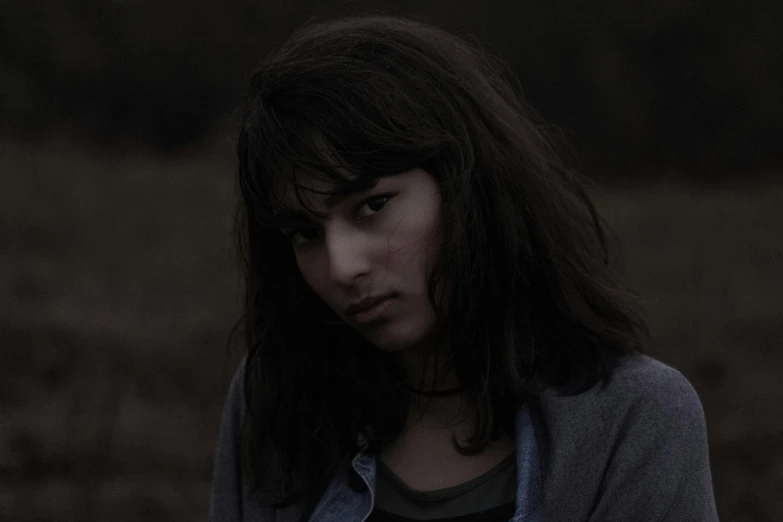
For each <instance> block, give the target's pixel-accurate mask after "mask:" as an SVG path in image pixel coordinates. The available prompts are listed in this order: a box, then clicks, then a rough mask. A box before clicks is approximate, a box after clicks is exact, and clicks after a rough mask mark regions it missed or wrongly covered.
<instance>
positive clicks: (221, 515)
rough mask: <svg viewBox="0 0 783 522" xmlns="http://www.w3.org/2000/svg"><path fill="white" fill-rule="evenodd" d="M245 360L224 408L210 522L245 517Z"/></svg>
mask: <svg viewBox="0 0 783 522" xmlns="http://www.w3.org/2000/svg"><path fill="white" fill-rule="evenodd" d="M243 388H244V360H243V362H242V364H240V366H239V370H238V371H237V372H236V374H234V378H233V379H232V381H231V386H230V387H229V392H228V398H227V400H226V403H225V406H224V408H223V414H222V416H221V421H220V431H219V433H218V443H217V449H216V452H215V468H214V471H213V477H212V498H211V502H210V507H209V521H210V522H217V521H221V522H224V521H225V522H239V521H241V520H243V517H242V497H243V495H242V489H241V488H242V477H241V466H240V463H241V462H240V457H241V452H240V450H239V448H240V432H241V426H242V418H243V413H244V408H245V397H244V389H243Z"/></svg>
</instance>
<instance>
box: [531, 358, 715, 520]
mask: <svg viewBox="0 0 783 522" xmlns="http://www.w3.org/2000/svg"><path fill="white" fill-rule="evenodd" d="M540 413H541V414H542V417H543V419H542V420H543V427H544V430H543V431H541V432H540V433H541V434H542V435H543V437H541V438H539V439H538V441H539V443H541V447H540V450H541V452H540V456H541V459H542V464H543V468H544V476H545V477H546V487H545V490H546V498H547V512H548V514H549V515H550V517H549V518H551V519H552V520H558V521H559V520H576V519H587V518H589V517H588V514H589V513H592V514H593V515H594V517H593V518H591V520H612V521H613V520H642V519H644V520H658V519H661V520H663V519H666V520H669V518H665V516H664V515H665V514H666V513H669V514H670V515H671V514H674V515H672V516H673V517H674V518H672V519H674V520H681V519H682V520H684V519H688V520H695V519H698V520H717V515H716V514H715V501H714V497H713V495H712V483H711V476H710V467H709V459H708V450H707V426H706V422H705V418H704V411H703V409H702V405H701V402H700V401H699V397H698V395H697V393H696V390H695V389H694V388H693V386H692V385H691V383H690V382H689V381H688V379H687V378H686V377H685V376H684V375H683V374H682V373H681V372H679V371H678V370H676V369H674V368H672V367H670V366H668V365H666V364H664V363H662V362H660V361H658V360H656V359H653V358H652V357H649V356H646V355H632V356H627V357H626V358H625V359H624V360H623V361H622V362H621V363H620V364H619V365H618V366H617V367H616V369H615V371H614V373H613V375H612V378H611V379H610V380H609V382H608V383H607V384H606V385H605V386H602V385H601V384H597V385H596V386H594V387H592V388H591V389H589V390H587V391H585V392H583V393H580V394H577V395H571V396H566V395H559V394H557V393H554V392H551V391H549V390H547V391H546V392H545V393H544V394H543V395H542V397H541V401H540ZM662 476H663V477H667V480H666V481H661V480H660V477H662ZM574 484H579V485H580V487H579V488H578V489H577V490H575V489H574V487H573V485H574ZM596 499H598V503H596ZM690 512H692V514H693V513H698V516H696V515H694V516H686V515H687V513H690ZM558 513H560V514H562V513H567V515H568V516H560V515H558ZM656 513H657V515H656ZM659 515H660V516H659ZM680 516H682V518H678V517H680Z"/></svg>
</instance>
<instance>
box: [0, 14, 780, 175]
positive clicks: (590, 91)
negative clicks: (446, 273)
mask: <svg viewBox="0 0 783 522" xmlns="http://www.w3.org/2000/svg"><path fill="white" fill-rule="evenodd" d="M371 10H372V11H374V12H388V13H393V14H408V15H411V16H415V17H418V18H421V19H424V20H426V21H430V22H434V23H437V24H440V25H442V26H444V27H446V28H448V29H451V30H453V31H455V32H457V33H458V34H461V35H463V36H468V37H475V38H476V39H478V40H479V41H481V42H483V43H484V44H485V45H486V47H487V48H489V50H491V51H492V52H494V53H497V54H499V55H501V56H502V57H503V58H504V59H506V60H507V61H508V62H510V63H511V65H512V66H513V67H514V69H515V71H516V72H517V74H518V76H519V78H520V81H521V84H522V87H523V89H524V91H525V93H526V95H527V98H528V100H529V101H530V102H531V103H532V105H533V106H534V107H536V108H537V109H538V111H539V112H540V113H542V114H543V116H544V117H545V118H546V119H548V120H549V121H551V122H552V123H554V124H555V125H556V126H557V127H558V128H559V129H561V130H562V132H563V134H564V136H565V138H566V139H567V141H568V142H570V143H571V145H573V146H574V149H575V150H576V151H577V154H578V155H579V157H580V158H581V160H582V161H583V162H584V163H586V164H589V165H592V166H594V167H597V168H599V169H603V170H606V171H609V172H621V171H633V172H652V171H661V170H665V169H666V168H669V167H673V166H677V167H687V169H686V170H689V171H690V172H692V173H693V175H695V176H703V177H710V176H723V175H726V174H741V173H747V172H749V171H757V170H759V169H761V168H763V167H772V166H779V165H780V163H781V159H783V152H781V147H780V146H779V144H780V143H781V140H783V102H782V101H781V99H782V96H781V92H783V65H781V64H783V37H781V34H783V32H781V30H780V22H781V21H783V4H781V3H780V2H777V1H772V0H752V1H746V2H739V1H735V2H731V3H729V2H721V1H720V0H692V1H685V0H683V1H675V2H672V1H659V2H641V1H628V0H603V1H602V2H578V1H576V0H559V1H551V0H550V1H548V2H538V1H528V2H514V1H511V0H483V1H481V2H477V1H467V0H452V1H450V2H435V1H434V0H431V1H429V2H415V1H396V2H389V1H387V2H382V1H353V2H340V3H337V2H329V1H317V0H300V1H293V0H291V1H287V2H261V1H258V0H252V1H251V0H232V1H227V2H179V1H175V0H155V1H152V0H147V1H145V0H113V1H107V0H25V1H24V2H2V3H0V127H4V128H5V129H6V130H9V129H11V130H13V131H14V132H22V133H35V132H39V131H40V130H42V129H48V128H52V127H62V126H67V127H68V128H73V129H77V130H78V132H80V133H83V134H85V135H87V136H88V137H90V138H92V139H99V140H108V141H115V140H116V141H121V140H124V139H128V138H131V139H134V140H139V139H141V140H144V141H147V142H149V143H150V144H152V145H154V146H157V147H160V148H163V149H176V148H178V147H182V146H186V145H192V144H197V143H198V142H199V141H201V140H203V139H204V138H205V137H207V136H209V135H210V133H212V132H214V129H215V127H216V125H217V124H218V123H219V122H221V121H224V119H225V117H226V116H228V117H232V115H233V114H234V113H235V112H236V108H237V106H238V105H239V103H240V101H241V99H242V96H243V93H244V89H245V86H246V83H247V78H248V76H249V74H250V72H251V71H252V69H253V68H254V65H255V64H256V63H257V62H258V61H259V60H260V58H261V56H262V55H263V54H264V52H265V51H266V50H268V49H269V48H270V47H271V46H273V45H275V44H277V43H279V42H280V41H282V39H283V38H284V37H285V36H286V35H287V34H288V33H290V32H291V31H292V30H294V29H295V28H296V27H298V26H299V25H301V24H302V23H303V22H305V21H306V20H308V19H309V18H311V17H313V16H316V15H317V16H330V15H335V14H343V13H356V12H359V13H362V12H368V11H371ZM637 175H638V174H637Z"/></svg>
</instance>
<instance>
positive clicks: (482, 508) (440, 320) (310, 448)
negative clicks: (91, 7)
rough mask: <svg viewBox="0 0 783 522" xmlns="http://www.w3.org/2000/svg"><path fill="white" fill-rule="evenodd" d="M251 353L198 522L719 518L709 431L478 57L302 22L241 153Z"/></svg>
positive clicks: (402, 26) (409, 34) (271, 74)
mask: <svg viewBox="0 0 783 522" xmlns="http://www.w3.org/2000/svg"><path fill="white" fill-rule="evenodd" d="M238 155H239V187H240V188H241V199H240V204H239V212H238V219H237V229H236V230H237V234H238V236H237V237H238V239H239V246H240V251H241V252H242V253H243V259H244V260H245V262H246V285H247V288H246V290H247V300H246V309H245V315H244V325H245V333H246V335H247V348H248V350H247V356H246V358H245V359H244V361H243V363H242V365H241V367H240V369H239V371H238V373H237V375H236V376H235V378H234V381H233V383H232V385H231V389H230V392H229V398H228V403H227V405H226V408H225V412H224V414H223V418H222V426H221V432H220V439H219V442H218V448H217V457H216V465H215V475H214V489H213V495H212V505H211V513H210V519H211V520H214V521H238V520H242V521H246V522H272V521H276V522H297V521H299V520H313V521H321V522H327V521H333V522H337V521H340V522H342V521H354V520H355V521H372V522H379V521H408V520H441V521H447V520H448V521H461V522H479V521H484V522H489V521H508V520H514V521H529V522H543V521H568V522H575V521H583V520H585V521H586V520H590V521H602V522H605V521H630V520H633V521H679V520H683V521H685V520H688V521H697V520H698V521H713V520H717V516H716V511H715V502H714V497H713V492H712V484H711V477H710V468H709V461H708V454H707V435H706V426H705V421H704V414H703V411H702V408H701V404H700V402H699V399H698V397H697V395H696V393H695V391H694V389H693V387H692V386H691V385H690V384H689V382H688V381H687V380H686V379H685V378H684V377H683V376H682V374H680V373H679V372H677V371H676V370H674V369H672V368H670V367H668V366H665V365H664V364H662V363H660V362H658V361H656V360H654V359H652V358H650V357H649V356H646V355H642V354H641V349H642V342H643V339H644V337H645V335H646V330H645V326H644V320H643V319H642V318H641V316H640V314H639V312H638V311H637V307H636V305H635V303H634V300H633V295H632V294H631V293H630V292H628V291H626V290H625V289H624V287H623V285H622V282H621V280H620V278H619V276H618V275H617V274H616V272H615V271H614V270H613V269H612V267H611V266H610V264H609V262H608V256H607V246H606V244H605V243H606V242H605V239H604V233H603V230H602V226H601V224H600V221H599V218H598V216H597V214H596V212H595V211H594V209H593V205H592V204H591V202H590V200H589V198H588V196H587V194H586V192H585V190H584V189H583V187H582V185H581V182H580V180H579V178H577V177H576V176H575V175H574V174H572V173H571V172H568V171H567V170H566V169H564V168H563V167H562V165H561V164H560V163H559V162H558V160H557V158H556V157H555V155H554V152H553V149H552V147H551V146H550V144H549V142H548V141H547V139H546V137H545V135H544V133H543V131H542V126H541V124H540V123H539V122H538V121H537V120H536V119H535V118H534V116H533V115H532V114H531V112H530V110H529V109H527V108H526V106H525V105H524V103H523V102H522V101H521V97H520V94H519V89H518V88H517V84H516V83H515V81H514V78H513V75H512V74H511V73H510V72H509V71H508V69H507V68H506V67H504V66H503V65H502V64H500V63H499V62H498V61H497V60H494V59H491V58H490V57H488V56H487V55H486V54H485V53H484V52H482V51H481V50H479V49H477V48H475V46H473V45H470V44H468V43H466V42H464V41H462V40H460V39H458V38H457V37H455V36H452V35H450V34H449V33H447V32H444V31H442V30H440V29H437V28H434V27H431V26H428V25H425V24H422V23H418V22H414V21H410V20H407V19H401V18H396V17H360V18H347V19H340V20H336V21H330V22H326V23H318V24H313V25H310V26H307V27H305V28H304V29H302V30H300V31H299V32H297V33H296V34H295V35H294V36H293V37H291V39H290V40H288V42H287V43H285V44H284V45H283V46H282V47H280V48H279V49H277V50H276V51H275V52H273V53H272V54H271V55H270V56H269V57H268V58H267V59H266V60H265V61H264V63H263V65H262V66H261V68H260V70H259V71H258V72H257V73H256V74H255V75H254V76H253V78H252V97H251V99H250V101H249V103H248V104H247V107H246V111H245V117H244V120H243V123H242V129H241V134H240V137H239V146H238Z"/></svg>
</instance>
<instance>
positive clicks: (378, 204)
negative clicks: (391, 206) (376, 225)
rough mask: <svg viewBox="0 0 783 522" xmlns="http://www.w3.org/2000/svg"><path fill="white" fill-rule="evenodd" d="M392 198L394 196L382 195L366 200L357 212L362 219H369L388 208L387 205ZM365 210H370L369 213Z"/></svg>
mask: <svg viewBox="0 0 783 522" xmlns="http://www.w3.org/2000/svg"><path fill="white" fill-rule="evenodd" d="M392 196H393V194H382V195H378V196H373V197H371V198H369V199H367V200H365V201H364V203H362V204H361V206H360V207H359V210H358V211H357V214H358V216H359V217H360V218H361V217H367V216H371V215H373V214H375V213H376V212H380V210H381V209H382V208H383V207H384V206H386V203H387V202H388V201H389V200H390V199H391V198H392ZM365 208H367V209H369V211H366V210H364V209H365Z"/></svg>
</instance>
